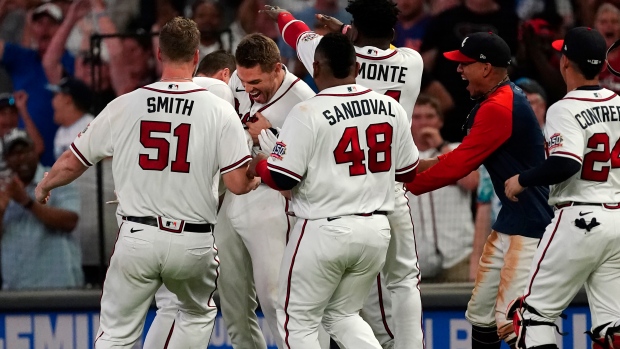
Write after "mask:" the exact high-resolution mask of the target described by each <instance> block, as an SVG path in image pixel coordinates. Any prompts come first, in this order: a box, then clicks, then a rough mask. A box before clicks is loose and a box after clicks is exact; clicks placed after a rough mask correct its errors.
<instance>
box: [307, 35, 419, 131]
mask: <svg viewBox="0 0 620 349" xmlns="http://www.w3.org/2000/svg"><path fill="white" fill-rule="evenodd" d="M321 38H322V36H321V35H318V34H317V33H314V32H305V33H303V34H301V35H300V36H299V38H298V39H297V57H299V60H300V61H301V62H302V63H303V64H304V66H305V67H306V69H307V70H308V72H309V73H310V74H311V75H312V73H313V68H312V63H313V62H314V51H315V50H316V47H317V45H318V44H319V42H320V41H321ZM355 52H356V53H357V62H358V63H359V64H360V71H359V74H358V75H357V78H356V82H357V83H358V84H360V85H362V86H366V87H369V88H371V89H372V90H373V91H375V92H378V93H381V94H385V95H388V96H390V97H392V98H394V99H395V100H396V101H397V102H399V103H400V104H401V105H402V106H403V108H404V109H405V112H406V113H407V119H408V120H409V121H411V118H412V115H413V107H414V105H415V101H416V100H417V99H418V95H419V94H420V84H421V81H422V70H423V67H424V63H423V62H422V56H420V54H419V53H418V52H417V51H415V50H412V49H410V48H405V47H401V48H396V49H392V48H390V49H388V50H381V49H378V48H376V47H372V46H364V47H355Z"/></svg>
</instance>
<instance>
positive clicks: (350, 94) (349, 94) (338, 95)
mask: <svg viewBox="0 0 620 349" xmlns="http://www.w3.org/2000/svg"><path fill="white" fill-rule="evenodd" d="M370 91H372V90H370V89H368V90H366V91H361V92H355V93H343V94H339V93H326V94H321V93H318V94H316V95H315V97H319V96H329V97H349V96H359V95H363V94H365V93H368V92H370Z"/></svg>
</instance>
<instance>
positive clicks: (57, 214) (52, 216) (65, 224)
mask: <svg viewBox="0 0 620 349" xmlns="http://www.w3.org/2000/svg"><path fill="white" fill-rule="evenodd" d="M30 211H31V212H32V214H33V215H34V216H35V217H37V219H38V220H39V221H41V223H43V224H45V226H46V227H48V228H50V229H53V230H60V231H62V232H65V233H70V232H71V231H72V230H73V229H75V226H76V225H77V223H78V215H77V213H75V212H71V211H67V210H63V209H60V208H56V207H51V206H47V205H43V204H40V203H38V202H36V201H35V202H34V203H33V204H32V207H31V208H30Z"/></svg>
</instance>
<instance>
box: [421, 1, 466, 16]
mask: <svg viewBox="0 0 620 349" xmlns="http://www.w3.org/2000/svg"><path fill="white" fill-rule="evenodd" d="M429 3H430V8H431V16H437V15H438V14H440V13H442V12H444V11H446V10H449V9H451V8H453V7H456V6H459V5H460V4H461V0H431V1H429Z"/></svg>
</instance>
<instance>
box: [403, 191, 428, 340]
mask: <svg viewBox="0 0 620 349" xmlns="http://www.w3.org/2000/svg"><path fill="white" fill-rule="evenodd" d="M403 196H404V197H405V200H406V202H407V214H409V220H410V221H411V235H412V236H413V248H414V249H415V266H416V269H417V273H416V275H415V278H416V280H418V282H417V283H416V285H415V287H416V288H417V289H418V293H420V297H421V296H422V291H421V290H420V276H421V275H420V263H419V260H420V256H419V255H418V244H417V243H416V241H415V224H414V223H413V216H412V215H411V206H410V205H409V197H408V196H407V191H405V192H404V193H403ZM423 323H424V318H423V316H422V312H420V331H422V348H423V349H426V341H425V339H424V325H423Z"/></svg>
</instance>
